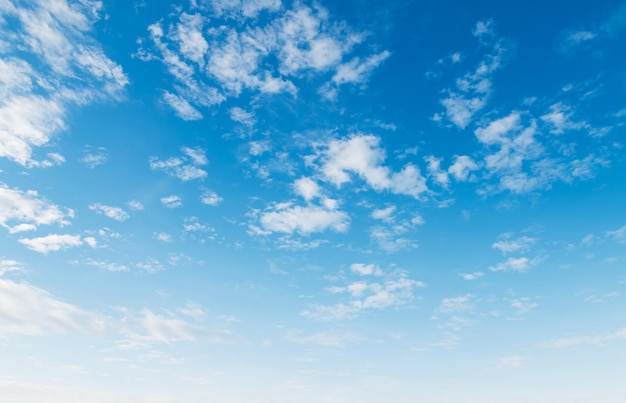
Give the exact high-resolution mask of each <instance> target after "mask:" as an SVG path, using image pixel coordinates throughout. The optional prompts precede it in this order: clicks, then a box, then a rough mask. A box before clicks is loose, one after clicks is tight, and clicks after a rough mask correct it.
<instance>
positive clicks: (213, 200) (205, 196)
mask: <svg viewBox="0 0 626 403" xmlns="http://www.w3.org/2000/svg"><path fill="white" fill-rule="evenodd" d="M200 201H201V202H202V203H203V204H206V205H207V206H217V205H218V204H220V203H221V202H223V201H224V199H223V198H221V197H220V196H219V195H218V194H217V193H215V192H214V191H212V190H206V191H204V192H203V193H202V197H201V198H200Z"/></svg>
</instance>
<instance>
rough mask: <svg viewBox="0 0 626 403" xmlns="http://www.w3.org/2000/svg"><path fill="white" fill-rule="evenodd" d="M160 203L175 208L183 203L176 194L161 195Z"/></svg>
mask: <svg viewBox="0 0 626 403" xmlns="http://www.w3.org/2000/svg"><path fill="white" fill-rule="evenodd" d="M161 203H163V205H164V206H165V207H167V208H176V207H180V206H182V205H183V201H182V199H181V198H180V197H178V196H176V195H171V196H166V197H161Z"/></svg>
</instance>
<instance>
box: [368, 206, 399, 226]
mask: <svg viewBox="0 0 626 403" xmlns="http://www.w3.org/2000/svg"><path fill="white" fill-rule="evenodd" d="M395 211H396V206H389V207H386V208H384V209H376V210H374V211H372V214H370V215H371V217H372V218H374V219H376V220H381V221H384V222H386V223H393V222H394V217H393V213H395Z"/></svg>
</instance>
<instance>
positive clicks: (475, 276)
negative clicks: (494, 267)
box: [459, 271, 485, 281]
mask: <svg viewBox="0 0 626 403" xmlns="http://www.w3.org/2000/svg"><path fill="white" fill-rule="evenodd" d="M484 275H485V273H483V272H481V271H475V272H473V273H461V274H459V276H461V277H463V280H468V281H472V280H476V279H478V278H481V277H482V276H484Z"/></svg>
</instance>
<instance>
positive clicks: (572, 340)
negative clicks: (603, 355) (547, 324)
mask: <svg viewBox="0 0 626 403" xmlns="http://www.w3.org/2000/svg"><path fill="white" fill-rule="evenodd" d="M624 339H626V329H623V330H619V331H617V332H613V333H603V334H599V335H593V336H575V337H563V338H560V339H554V340H550V341H548V342H545V343H542V344H541V346H543V347H548V348H567V347H573V346H579V345H585V344H591V345H597V346H599V345H603V344H606V343H609V342H612V341H616V340H624Z"/></svg>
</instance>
